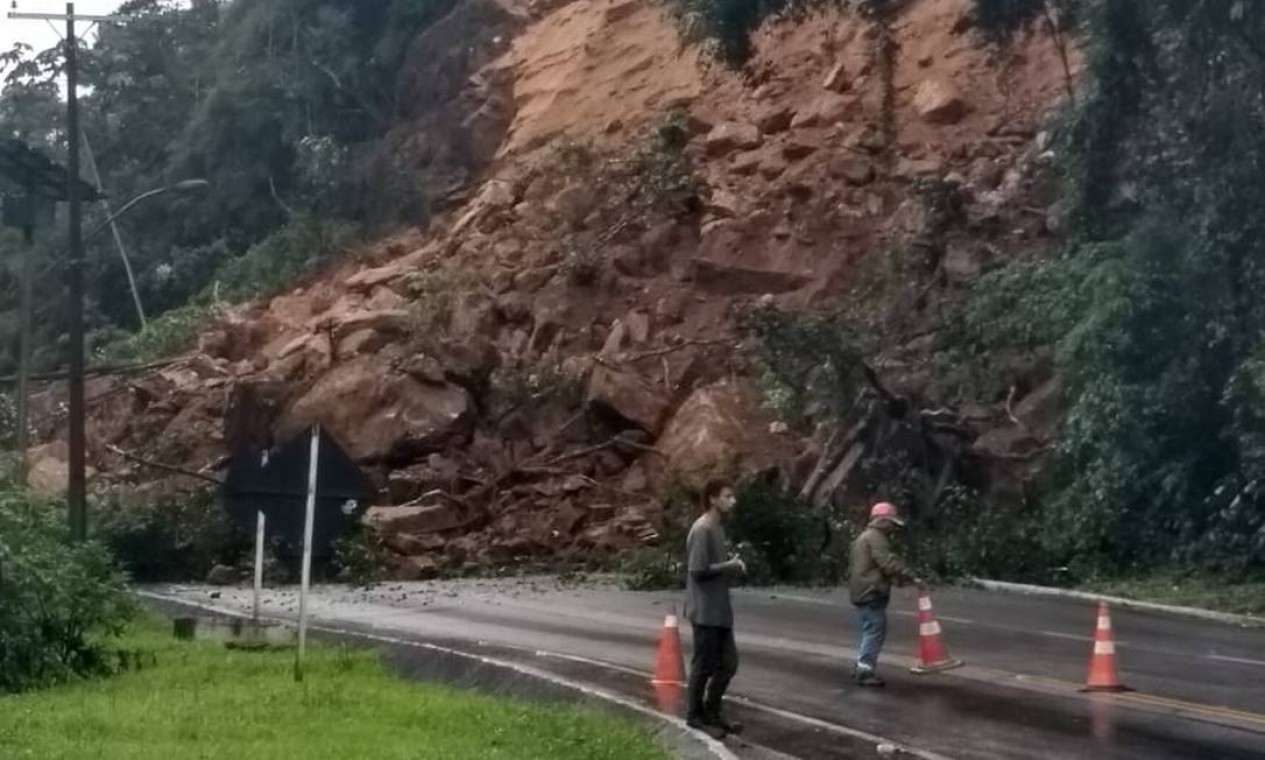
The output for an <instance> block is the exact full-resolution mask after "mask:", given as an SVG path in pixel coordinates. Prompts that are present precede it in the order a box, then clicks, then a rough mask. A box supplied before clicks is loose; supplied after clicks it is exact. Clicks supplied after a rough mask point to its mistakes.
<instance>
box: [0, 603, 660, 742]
mask: <svg viewBox="0 0 1265 760" xmlns="http://www.w3.org/2000/svg"><path fill="white" fill-rule="evenodd" d="M167 631H168V629H167V628H166V626H160V624H159V623H157V622H145V623H140V624H137V625H136V626H135V627H134V628H133V629H132V630H131V631H130V632H129V633H128V634H127V635H126V636H125V638H124V640H123V641H122V642H121V646H122V647H123V648H124V649H130V650H136V649H139V650H143V651H146V652H152V653H154V655H155V657H156V665H154V666H151V667H148V668H145V669H143V670H139V671H133V672H129V673H125V674H123V675H120V676H117V677H115V678H111V679H107V680H101V681H92V682H81V683H78V684H73V685H68V686H65V687H60V688H55V689H50V690H47V691H42V692H34V693H29V694H23V695H19V696H10V697H0V757H4V758H39V760H53V759H55V758H93V759H94V760H114V759H115V758H118V759H119V760H122V759H123V758H127V760H148V759H149V758H153V759H155V760H157V759H158V758H162V760H167V758H173V757H179V758H224V757H249V758H252V760H266V759H268V758H277V760H281V758H286V759H287V760H288V759H289V758H295V757H302V758H309V759H313V758H330V759H331V760H333V759H334V758H338V759H339V760H341V759H342V758H349V757H355V758H367V759H376V758H384V759H386V758H401V759H403V758H408V760H418V758H436V759H438V758H443V759H444V760H448V759H449V758H454V759H460V758H480V759H481V760H482V759H483V758H542V759H544V758H550V759H551V760H570V759H571V758H574V759H575V760H581V759H583V760H593V759H598V758H610V759H611V760H616V759H618V760H642V759H643V758H644V759H646V760H650V759H652V758H653V759H654V760H664V759H665V758H666V757H667V755H666V754H665V752H664V751H663V750H662V749H660V748H659V747H657V746H656V745H655V743H654V742H653V740H652V739H651V738H650V737H649V735H647V734H645V733H644V732H642V731H640V730H639V729H638V728H637V727H635V726H634V725H632V724H629V723H627V722H624V721H621V720H619V719H617V718H612V717H609V716H605V715H600V714H597V713H593V712H586V711H583V710H576V709H571V708H567V707H563V706H540V705H534V704H531V703H529V702H523V701H514V700H506V699H501V698H493V697H488V696H483V695H479V694H473V693H467V692H461V691H458V690H455V689H451V688H447V687H441V686H433V685H419V684H414V683H408V682H406V681H403V680H401V679H399V678H396V677H394V676H393V675H392V674H390V673H389V672H388V671H387V670H386V667H385V666H384V665H383V664H382V663H381V661H380V660H379V658H378V657H377V655H376V654H374V653H373V652H369V651H366V650H361V649H355V648H350V647H331V646H316V647H313V648H312V649H311V650H310V657H309V660H308V665H309V667H308V670H307V677H306V678H305V679H304V682H303V683H302V684H296V683H295V682H294V677H293V653H289V652H275V651H274V652H259V653H252V652H241V651H232V650H228V649H225V648H224V647H223V646H222V645H217V644H213V643H209V642H194V643H189V642H181V641H176V640H175V639H173V638H171V636H170V634H169V633H168V632H167Z"/></svg>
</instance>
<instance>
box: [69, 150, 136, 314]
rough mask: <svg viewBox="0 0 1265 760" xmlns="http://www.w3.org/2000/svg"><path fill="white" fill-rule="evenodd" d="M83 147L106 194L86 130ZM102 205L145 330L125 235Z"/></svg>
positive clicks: (99, 189)
mask: <svg viewBox="0 0 1265 760" xmlns="http://www.w3.org/2000/svg"><path fill="white" fill-rule="evenodd" d="M83 147H84V151H85V152H86V153H87V158H88V168H89V169H90V170H91V171H92V177H93V181H94V182H96V185H97V193H98V194H100V195H104V191H105V186H104V185H103V184H102V183H101V172H100V171H99V170H98V169H97V157H96V155H94V154H93V152H92V143H90V142H88V134H87V133H86V132H85V133H84V135H83ZM101 205H102V206H104V207H105V213H106V216H107V217H108V218H107V219H106V221H107V222H108V223H109V225H110V232H112V233H114V247H115V248H117V249H118V251H119V258H121V259H123V271H124V272H125V273H126V274H127V285H128V287H129V288H131V289H132V303H133V304H135V305H136V318H137V319H139V320H140V325H141V329H142V330H144V329H145V328H146V327H147V326H148V324H147V322H146V321H145V307H144V306H143V305H141V294H140V292H139V291H137V289H136V275H134V274H133V273H132V260H131V259H129V258H128V256H127V246H125V245H123V235H122V234H120V233H119V226H118V225H117V224H115V222H114V220H115V219H117V218H118V217H117V216H116V215H114V214H112V213H111V212H110V202H109V201H106V200H103V201H101ZM125 210H126V209H125Z"/></svg>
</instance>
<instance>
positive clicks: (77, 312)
mask: <svg viewBox="0 0 1265 760" xmlns="http://www.w3.org/2000/svg"><path fill="white" fill-rule="evenodd" d="M9 18H11V19H23V20H30V21H49V22H52V21H65V22H66V39H65V46H66V132H67V135H66V141H67V146H68V147H69V149H70V150H69V154H70V155H69V164H70V166H69V169H68V172H67V174H68V176H67V198H68V200H69V201H70V256H69V258H68V259H67V261H66V289H67V291H68V292H67V297H68V303H67V308H68V311H69V314H68V319H67V322H68V323H69V324H68V330H69V333H70V358H69V362H68V364H69V370H70V383H69V386H70V387H69V396H70V399H69V407H70V436H69V437H70V441H69V443H70V446H69V448H70V462H69V465H70V473H69V487H68V489H67V493H66V502H67V508H68V511H69V513H70V537H71V539H72V540H74V541H82V540H84V539H85V538H86V537H87V535H88V505H87V497H88V488H87V477H86V465H87V451H86V445H87V441H86V438H85V434H84V433H85V430H84V429H85V419H84V414H85V408H84V345H83V343H84V320H83V291H84V286H83V263H84V262H83V198H82V195H81V192H80V190H81V188H80V178H79V145H80V138H79V40H78V38H77V37H76V36H75V21H76V20H82V21H91V22H99V21H115V20H117V18H116V17H113V16H76V15H75V4H74V3H66V13H65V15H58V14H49V13H17V12H12V13H10V14H9Z"/></svg>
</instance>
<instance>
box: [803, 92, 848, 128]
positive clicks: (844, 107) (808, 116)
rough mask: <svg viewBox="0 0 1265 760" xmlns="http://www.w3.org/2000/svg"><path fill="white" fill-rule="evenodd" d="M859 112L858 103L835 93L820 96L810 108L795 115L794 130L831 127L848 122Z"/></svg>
mask: <svg viewBox="0 0 1265 760" xmlns="http://www.w3.org/2000/svg"><path fill="white" fill-rule="evenodd" d="M857 110H858V101H857V100H856V99H855V98H849V97H846V96H844V95H839V94H837V93H833V92H826V93H822V94H821V95H819V96H818V97H817V98H816V99H814V100H813V102H812V103H810V104H809V105H808V107H806V108H804V109H803V110H802V111H800V112H799V113H797V114H795V118H794V119H793V120H792V121H791V128H792V129H802V128H804V127H831V126H834V125H835V124H838V123H839V122H842V121H847V120H848V118H849V117H850V116H852V115H853V113H854V112H855V111H857Z"/></svg>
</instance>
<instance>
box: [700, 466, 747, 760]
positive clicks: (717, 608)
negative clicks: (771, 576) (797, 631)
mask: <svg viewBox="0 0 1265 760" xmlns="http://www.w3.org/2000/svg"><path fill="white" fill-rule="evenodd" d="M736 501H737V499H735V498H734V490H733V488H731V487H730V486H729V484H727V483H725V482H723V481H719V480H713V481H709V482H708V483H707V485H706V486H705V487H704V488H703V504H702V507H703V510H704V511H703V516H702V517H700V518H698V519H697V520H695V521H694V525H693V526H692V527H691V528H690V534H689V537H688V538H686V540H685V567H686V580H685V617H686V618H687V619H688V620H689V621H690V623H692V624H693V627H694V657H693V659H692V660H691V661H690V682H689V691H690V694H689V713H688V715H687V716H686V723H687V724H688V725H689V726H690V728H694V729H698V730H701V731H705V732H706V733H707V734H709V735H710V736H712V737H713V738H716V739H721V738H724V736H725V735H726V734H736V733H739V732H740V731H741V730H742V726H741V725H740V724H737V723H731V722H730V721H728V720H725V718H724V717H723V716H722V715H721V712H720V709H721V700H722V699H723V698H724V696H725V689H726V688H728V686H729V681H730V679H732V678H733V677H734V673H736V672H737V670H738V649H737V647H736V646H735V645H734V613H733V607H732V605H731V603H730V599H729V586H730V585H731V584H732V583H734V582H735V581H737V580H738V579H740V578H741V577H742V576H743V575H745V574H746V572H747V566H746V564H745V563H744V562H743V561H742V560H741V559H738V558H729V553H728V550H727V548H726V544H725V529H724V526H723V523H724V519H725V517H726V516H728V515H729V513H730V512H732V511H733V508H734V504H735V503H736Z"/></svg>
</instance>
